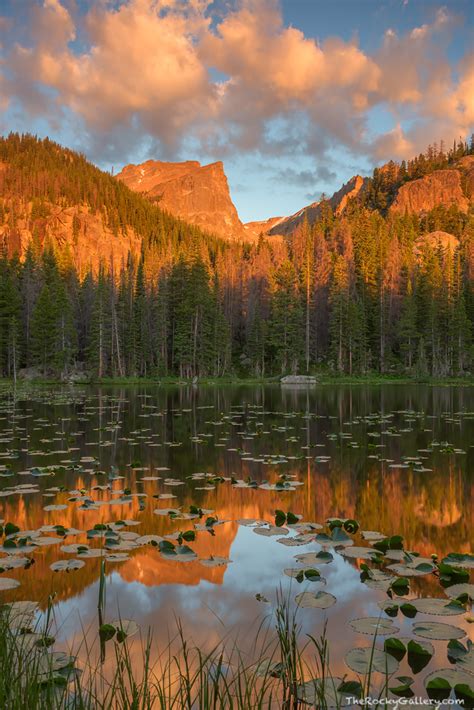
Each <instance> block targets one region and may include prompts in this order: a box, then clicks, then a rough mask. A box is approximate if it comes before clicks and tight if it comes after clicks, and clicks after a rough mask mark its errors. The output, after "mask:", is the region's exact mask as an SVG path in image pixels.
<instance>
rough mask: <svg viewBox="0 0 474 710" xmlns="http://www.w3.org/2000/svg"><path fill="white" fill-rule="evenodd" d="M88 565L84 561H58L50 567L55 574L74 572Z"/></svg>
mask: <svg viewBox="0 0 474 710" xmlns="http://www.w3.org/2000/svg"><path fill="white" fill-rule="evenodd" d="M85 564H86V563H85V562H84V561H83V560H58V561H57V562H53V564H51V565H49V568H50V569H52V570H53V572H72V571H73V570H76V569H81V567H84V565H85Z"/></svg>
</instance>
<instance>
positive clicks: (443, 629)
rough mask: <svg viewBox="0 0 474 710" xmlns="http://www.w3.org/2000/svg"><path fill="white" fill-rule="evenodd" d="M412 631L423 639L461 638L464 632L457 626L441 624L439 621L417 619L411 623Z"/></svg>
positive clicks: (445, 639) (444, 639)
mask: <svg viewBox="0 0 474 710" xmlns="http://www.w3.org/2000/svg"><path fill="white" fill-rule="evenodd" d="M413 633H414V634H415V636H420V637H421V638H425V639H434V640H438V641H449V640H450V639H461V638H463V637H464V636H465V635H466V632H465V631H464V630H463V629H461V628H459V626H452V625H451V624H443V623H442V622H441V621H418V622H415V623H414V624H413Z"/></svg>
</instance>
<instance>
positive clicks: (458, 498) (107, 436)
mask: <svg viewBox="0 0 474 710" xmlns="http://www.w3.org/2000/svg"><path fill="white" fill-rule="evenodd" d="M96 395H97V396H96ZM145 395H149V396H145ZM471 400H472V395H471V399H469V390H468V389H467V388H466V389H463V388H451V387H443V388H438V387H422V386H419V387H409V388H408V387H404V386H400V387H373V388H371V387H360V388H359V387H316V388H315V389H312V390H310V391H307V390H306V391H304V390H303V391H301V390H286V389H285V390H283V391H282V390H280V388H279V387H278V386H272V387H266V388H263V387H246V386H242V387H214V388H213V387H209V388H206V387H203V388H189V387H186V388H184V387H181V388H179V387H174V388H171V389H168V390H164V389H161V388H158V387H156V388H153V387H136V388H98V389H97V391H96V392H95V391H94V392H93V397H92V398H91V399H90V401H89V400H88V399H87V400H83V401H82V402H81V401H79V402H77V403H75V404H71V405H60V406H55V407H51V405H49V404H48V403H47V402H45V403H36V402H30V403H20V404H19V405H18V407H17V411H18V412H20V413H21V412H22V411H23V412H25V411H26V410H31V413H32V415H33V416H32V417H30V418H29V419H20V420H18V423H17V426H20V427H24V428H26V430H27V433H28V436H29V438H30V441H29V448H30V451H33V450H35V449H39V448H43V449H44V448H45V447H46V445H44V444H41V442H40V439H41V438H43V437H44V436H45V430H44V429H43V430H42V429H41V427H40V426H39V425H37V424H35V422H34V419H36V418H40V417H44V418H46V419H49V420H51V419H53V421H55V422H56V423H57V426H54V427H52V428H51V436H52V437H53V434H54V436H55V437H56V436H57V438H58V440H57V441H55V442H54V447H56V446H57V448H58V449H62V448H63V447H66V446H67V444H68V443H69V445H70V444H73V445H77V446H79V448H80V451H79V452H74V454H72V455H71V456H70V458H72V457H73V456H74V457H76V458H79V456H80V455H83V454H84V455H91V454H93V455H98V456H99V459H100V469H101V470H104V471H106V472H108V471H109V470H110V466H111V465H112V464H113V465H115V466H117V469H118V471H119V473H121V474H123V473H124V472H125V473H126V481H116V482H114V483H113V486H114V488H115V489H120V488H122V487H123V486H124V485H125V484H127V486H129V487H130V488H131V489H132V490H133V491H137V490H142V488H141V486H142V485H143V486H144V487H143V490H144V491H146V492H147V493H148V495H149V498H148V502H147V507H146V509H145V510H144V511H139V510H138V502H137V500H136V499H135V500H134V502H133V505H131V506H123V507H120V506H113V507H110V508H109V507H108V506H106V507H103V508H101V509H99V510H98V511H80V510H78V508H77V505H76V504H70V506H69V507H68V509H67V510H64V511H57V512H54V513H49V514H46V513H44V511H43V506H44V505H46V504H47V503H48V502H51V500H52V499H48V498H42V497H41V496H39V495H35V494H33V495H30V496H23V497H18V496H15V497H12V498H3V499H1V505H2V512H1V514H0V517H3V518H5V519H6V520H12V521H15V522H17V524H18V525H20V527H21V528H22V529H36V528H37V527H39V526H40V525H42V524H44V523H47V524H61V525H64V526H65V527H75V528H78V529H81V530H87V529H89V528H91V527H93V526H94V524H95V523H97V522H108V521H109V520H118V519H120V518H136V519H137V520H140V521H141V522H142V525H141V526H140V528H130V529H131V530H134V531H135V530H137V531H139V532H140V533H141V534H148V533H155V534H160V535H163V534H165V533H168V532H170V531H172V530H177V529H181V530H184V529H189V528H191V527H192V522H191V521H175V522H173V523H170V522H169V521H168V520H167V519H166V518H163V517H161V516H156V515H154V514H153V508H154V507H166V506H168V505H169V506H173V507H174V506H182V507H183V509H184V510H186V509H188V508H189V506H190V505H191V504H196V505H199V506H201V507H205V508H211V509H214V510H216V512H217V514H218V515H219V517H220V518H224V519H226V518H228V519H230V520H235V519H237V518H240V517H242V518H264V519H267V520H269V521H270V520H272V518H273V513H274V510H275V509H276V508H280V507H283V508H284V509H286V510H287V509H291V510H293V511H294V512H296V513H300V514H302V515H303V517H304V519H305V520H309V521H315V522H324V520H325V519H326V518H328V517H331V516H340V517H355V518H357V519H359V520H360V522H361V525H362V527H363V528H364V529H375V530H380V531H381V532H384V533H386V534H396V533H400V534H402V535H403V536H404V537H405V539H406V545H407V547H408V548H410V549H414V550H418V551H419V552H420V553H422V554H424V555H425V554H429V553H431V552H438V553H439V554H440V555H445V554H447V553H448V552H450V551H465V550H467V545H468V543H467V541H468V540H469V539H470V530H472V522H473V521H472V508H471V503H470V501H471V488H470V486H471V483H470V476H469V474H468V471H469V464H470V459H471V458H472V449H471V450H468V454H467V455H466V456H452V455H446V454H445V455H443V454H439V453H438V454H436V455H435V456H433V457H430V459H429V462H428V463H427V464H426V465H427V467H429V468H432V469H433V470H432V471H428V472H413V471H412V470H411V469H395V468H390V467H389V464H388V463H381V462H379V461H377V460H375V459H370V458H368V457H367V456H368V454H373V453H374V452H375V451H377V452H379V453H380V455H381V456H382V457H383V458H388V459H393V460H394V461H395V462H400V461H401V457H402V456H403V455H410V456H415V455H416V453H417V450H418V449H419V448H426V446H427V444H428V443H429V442H430V441H431V440H432V439H433V438H435V436H436V438H437V439H438V440H448V441H449V442H450V443H452V444H453V445H454V446H459V447H460V448H462V447H463V446H464V448H467V445H468V444H467V443H466V442H469V436H470V434H472V421H471V422H468V421H464V422H463V423H462V425H456V424H450V423H449V422H446V418H445V417H444V418H443V416H444V413H446V412H457V411H460V410H462V409H466V410H469V407H470V408H471V410H472V409H474V407H473V406H472V401H471ZM209 406H211V408H207V407H209ZM183 409H186V410H190V411H186V412H182V410H183ZM407 409H413V410H416V411H417V412H423V411H424V412H425V413H426V415H425V417H424V418H423V419H422V420H421V419H420V420H416V421H415V422H414V423H413V425H412V426H413V431H411V432H405V433H403V435H402V437H388V436H384V437H383V439H382V441H383V442H384V443H385V444H386V447H385V448H383V449H369V448H368V447H367V443H368V442H369V441H372V442H375V443H379V441H380V440H378V439H373V440H370V439H369V438H368V437H367V432H368V431H379V432H382V431H385V430H387V428H388V427H390V426H391V425H392V424H394V425H396V426H397V427H401V426H405V427H406V428H408V426H409V425H408V424H407V423H406V417H405V418H404V417H403V416H402V415H401V414H396V415H394V417H393V418H391V419H388V420H387V423H384V424H380V423H376V424H374V425H373V426H370V427H369V426H368V424H367V422H364V421H361V422H358V423H354V419H356V418H357V417H364V416H367V415H368V414H373V413H376V412H383V413H384V414H389V413H390V412H392V411H394V410H407ZM242 412H243V413H244V415H242V416H240V417H239V413H242ZM285 412H286V413H288V414H292V413H295V415H294V416H293V415H292V416H287V417H284V416H283V414H284V413H285ZM150 413H160V416H156V417H151V416H146V417H142V416H141V415H143V414H150ZM231 413H234V414H235V417H234V419H235V421H236V422H237V423H238V426H235V427H234V426H232V424H231V423H230V421H229V419H222V416H227V417H229V415H230V414H231ZM305 413H306V414H307V415H309V416H307V417H306V418H305V417H304V416H302V415H304V414H305ZM428 414H429V415H433V416H434V417H435V418H433V419H432V418H429V417H428ZM442 415H443V416H442ZM84 417H88V421H81V419H84ZM63 419H64V421H63ZM216 422H223V424H222V426H217V425H216ZM351 422H352V423H351ZM281 426H286V427H289V428H288V430H287V431H286V432H285V431H284V432H282V431H279V430H278V429H277V428H278V427H281ZM114 427H115V428H114ZM424 428H434V430H435V434H433V433H431V432H425V431H423V429H424ZM79 431H83V432H84V434H83V435H80V436H72V433H74V432H76V433H77V432H79ZM239 431H248V432H262V431H264V432H269V433H266V434H259V435H257V436H256V437H254V438H252V439H251V440H246V441H243V440H242V438H241V436H240V435H239V433H238V432H239ZM340 431H344V432H351V433H352V435H353V440H354V441H356V442H359V445H360V448H358V449H353V448H350V447H349V446H348V444H347V442H345V441H344V440H341V439H338V440H337V441H334V442H333V441H329V440H328V439H327V434H328V433H331V432H335V433H336V434H339V432H340ZM56 432H59V435H57V434H56ZM131 432H138V434H131ZM204 432H210V433H211V434H212V438H211V439H203V443H200V444H198V443H193V442H191V441H190V437H195V436H198V435H199V434H202V433H204ZM227 435H228V436H227ZM22 436H23V434H22ZM140 436H142V437H143V438H142V439H140V438H139V437H140ZM224 436H227V439H228V440H227V441H226V445H225V447H216V446H215V444H216V443H218V442H219V438H220V437H224ZM123 437H125V438H132V439H134V440H135V441H136V442H137V443H136V444H134V443H130V442H128V441H123V440H122V439H123ZM291 437H296V441H287V439H289V438H291ZM105 441H109V442H111V446H107V447H97V446H95V445H94V446H87V445H86V442H89V443H94V444H97V442H105ZM170 441H173V442H182V445H181V446H179V447H169V446H167V445H165V443H164V442H170ZM150 443H158V444H160V445H159V446H151V445H150ZM318 443H322V444H324V445H325V446H324V448H311V449H310V450H309V451H310V453H308V450H304V449H303V450H302V449H301V446H302V445H309V444H311V445H314V444H318ZM242 446H244V447H245V450H246V451H248V452H249V453H250V455H252V456H255V458H257V459H258V458H262V457H263V456H264V455H265V454H270V453H280V454H284V455H289V456H292V455H293V456H301V454H303V456H310V457H311V458H310V459H306V458H300V459H298V460H294V461H291V462H290V463H289V464H285V465H284V466H273V465H264V464H262V463H261V462H244V461H242V460H241V457H240V455H239V454H238V453H236V452H230V451H227V449H228V448H239V447H242ZM319 454H327V455H330V456H331V459H330V461H329V462H328V463H317V462H315V460H314V456H317V455H319ZM65 457H66V456H65V455H64V454H60V455H59V454H58V455H57V456H56V455H55V456H52V457H50V456H48V457H44V458H41V459H39V458H38V459H33V458H32V457H30V456H27V455H26V454H22V455H21V457H20V459H19V460H18V461H15V462H13V468H14V470H22V469H24V468H25V467H27V466H31V465H32V464H33V463H34V464H39V465H47V464H48V463H50V462H54V463H58V462H59V461H61V460H62V459H64V458H65ZM66 458H67V457H66ZM132 460H139V461H141V462H142V464H143V465H144V466H151V467H156V466H168V467H169V468H170V471H169V473H168V472H160V473H158V475H160V476H162V477H166V476H168V475H170V476H173V477H184V476H187V475H190V474H192V473H194V472H198V471H210V472H213V473H216V474H221V475H224V476H231V475H235V476H236V477H238V478H240V477H247V476H250V477H251V478H255V479H257V480H259V481H262V480H264V479H269V480H275V479H276V477H277V476H278V474H279V473H280V472H282V471H287V472H292V473H295V474H297V475H298V478H300V480H303V481H304V482H305V486H303V487H301V488H298V489H297V490H296V491H295V492H292V493H285V494H283V495H282V494H280V493H277V492H275V491H262V490H252V489H247V490H236V489H234V488H232V487H231V486H230V484H229V483H225V484H222V485H218V486H217V488H216V490H215V491H194V492H192V488H194V487H195V486H196V485H200V484H195V483H193V484H192V485H191V484H189V483H188V482H187V484H186V485H185V486H180V487H171V488H168V487H165V486H163V484H162V482H160V483H158V484H156V483H153V482H151V483H147V484H140V483H137V479H138V478H140V477H141V476H142V475H144V474H143V473H142V472H135V471H130V469H129V468H127V464H129V463H130V461H132ZM12 480H14V479H6V481H7V483H8V484H9V483H10V481H12ZM25 480H30V479H25ZM106 481H107V478H106V477H103V476H90V475H89V474H87V473H78V474H75V473H71V472H68V473H65V472H58V473H57V475H56V476H55V477H54V478H39V479H36V482H37V483H38V484H39V486H40V488H41V489H42V490H43V489H45V488H47V487H50V486H57V485H64V486H67V488H69V489H72V488H77V489H81V488H85V489H87V490H89V488H90V486H91V485H94V484H96V483H98V484H103V483H104V482H106ZM158 491H161V492H172V493H173V494H174V495H176V496H177V498H176V499H171V500H164V501H158V500H155V499H153V498H152V495H153V494H154V493H157V492H158ZM67 497H68V495H67V494H62V495H61V496H59V498H58V502H63V500H67ZM94 497H97V499H99V500H101V499H105V498H106V497H108V494H105V493H103V492H100V491H97V492H94ZM236 534H237V526H236V525H235V524H234V523H227V524H225V525H222V526H219V527H217V528H216V535H215V537H211V536H210V535H209V534H208V533H201V534H199V535H198V540H197V542H196V544H193V547H194V548H195V549H196V551H197V552H198V554H199V555H200V556H203V557H206V556H208V555H209V554H216V555H219V556H224V557H229V556H230V557H232V544H233V541H234V539H235V536H236ZM79 541H85V537H82V538H74V539H72V538H68V539H67V542H68V543H70V542H79ZM94 544H95V543H94ZM58 552H59V548H58V547H45V548H40V550H39V551H38V552H36V553H35V555H34V559H35V560H36V563H35V565H34V566H33V567H31V569H30V570H27V571H18V572H15V571H12V572H9V576H17V577H18V578H19V579H21V586H20V587H19V588H18V590H15V593H14V594H13V593H10V595H11V598H15V599H20V598H21V599H27V598H30V599H38V600H41V601H42V602H43V603H44V602H45V601H46V597H47V594H48V593H50V592H52V591H53V590H54V591H56V592H57V593H58V596H59V597H60V598H68V597H71V596H74V595H76V594H78V593H79V592H80V591H81V590H83V589H85V588H86V587H87V586H89V585H90V584H92V583H93V582H94V581H96V580H97V577H98V574H99V563H98V560H96V559H90V560H87V561H86V566H85V567H84V568H82V569H81V570H78V571H76V572H74V573H71V574H68V575H66V574H57V575H56V574H55V575H53V573H52V572H51V571H50V570H49V565H50V564H51V562H53V561H54V560H55V559H57V557H58V556H63V555H62V553H59V555H58ZM130 554H131V559H130V560H129V561H127V562H125V563H122V564H117V565H114V566H113V567H112V566H111V567H110V569H113V570H114V571H116V572H117V573H118V574H120V575H121V576H122V578H123V579H126V580H127V581H132V580H140V581H142V582H143V583H144V584H149V585H154V584H164V583H169V582H171V581H174V582H176V583H181V584H187V585H195V584H197V583H198V582H199V581H200V580H202V579H205V580H208V581H210V582H212V583H214V584H217V585H219V584H221V582H222V578H223V575H224V572H225V568H211V569H208V568H205V567H203V566H202V565H199V564H198V563H194V562H192V563H186V565H179V564H177V563H171V562H168V561H165V560H163V559H162V558H161V557H160V555H159V553H158V552H157V551H156V550H154V549H151V548H140V549H138V550H137V551H132V552H131V553H130ZM276 583H277V580H276ZM414 584H415V585H417V587H418V586H419V588H420V590H422V589H423V586H424V585H430V581H429V580H424V579H421V580H418V579H417V580H416V581H415V582H414Z"/></svg>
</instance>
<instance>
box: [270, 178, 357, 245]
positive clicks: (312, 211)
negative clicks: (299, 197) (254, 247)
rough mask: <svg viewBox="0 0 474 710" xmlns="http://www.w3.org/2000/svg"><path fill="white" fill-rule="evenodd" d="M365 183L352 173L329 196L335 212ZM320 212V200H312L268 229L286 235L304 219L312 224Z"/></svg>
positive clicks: (273, 233)
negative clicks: (338, 188)
mask: <svg viewBox="0 0 474 710" xmlns="http://www.w3.org/2000/svg"><path fill="white" fill-rule="evenodd" d="M364 185H365V179H364V178H363V177H361V176H360V175H354V177H353V178H351V179H350V180H349V181H348V182H346V183H345V185H343V186H342V187H341V189H340V190H338V191H337V192H335V193H334V194H333V195H332V197H330V198H329V200H328V202H329V204H330V206H331V207H332V209H333V210H334V211H335V213H336V214H338V215H339V214H341V213H342V212H343V211H344V210H345V208H346V207H347V205H348V202H349V200H350V199H351V198H353V197H357V195H358V194H359V193H360V192H361V190H363V188H364ZM320 214H321V202H313V203H312V204H311V205H308V206H307V207H303V209H301V210H299V212H296V213H295V214H293V215H291V217H286V218H283V219H279V220H278V222H277V223H276V224H275V225H274V226H273V227H271V228H270V229H269V230H268V234H270V235H276V234H281V235H287V234H291V233H292V232H294V231H295V229H297V228H298V227H299V226H300V225H301V224H303V222H304V220H305V219H307V220H308V223H309V224H310V225H311V224H314V223H315V222H316V220H317V219H318V218H319V216H320Z"/></svg>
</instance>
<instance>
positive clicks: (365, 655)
mask: <svg viewBox="0 0 474 710" xmlns="http://www.w3.org/2000/svg"><path fill="white" fill-rule="evenodd" d="M344 661H345V663H346V665H347V666H348V667H349V668H350V669H351V670H353V671H355V672H356V673H360V674H361V675H367V674H368V673H369V672H370V671H371V670H375V671H378V672H379V673H384V674H385V673H388V674H389V675H392V673H396V672H397V670H398V661H397V660H396V658H394V657H393V656H391V655H390V654H388V653H385V652H384V651H380V650H379V649H376V648H372V647H371V646H368V647H366V648H353V649H352V650H351V651H349V653H347V654H346V656H345V658H344Z"/></svg>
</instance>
